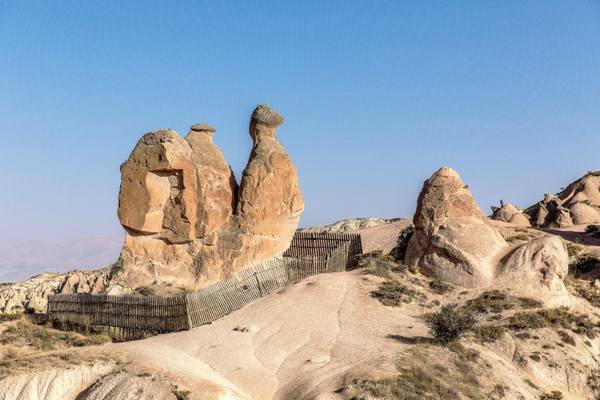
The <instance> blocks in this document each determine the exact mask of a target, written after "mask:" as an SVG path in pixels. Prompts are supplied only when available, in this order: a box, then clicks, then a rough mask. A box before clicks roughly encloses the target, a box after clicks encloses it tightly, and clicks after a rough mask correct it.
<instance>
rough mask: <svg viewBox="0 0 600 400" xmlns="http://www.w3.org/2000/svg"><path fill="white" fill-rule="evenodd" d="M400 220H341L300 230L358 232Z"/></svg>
mask: <svg viewBox="0 0 600 400" xmlns="http://www.w3.org/2000/svg"><path fill="white" fill-rule="evenodd" d="M400 220H402V218H373V217H367V218H350V219H341V220H339V221H337V222H334V223H333V224H329V225H319V226H309V227H305V228H300V231H302V232H320V233H345V232H352V231H358V230H362V229H366V228H372V227H375V226H380V225H385V224H391V223H393V222H397V221H400Z"/></svg>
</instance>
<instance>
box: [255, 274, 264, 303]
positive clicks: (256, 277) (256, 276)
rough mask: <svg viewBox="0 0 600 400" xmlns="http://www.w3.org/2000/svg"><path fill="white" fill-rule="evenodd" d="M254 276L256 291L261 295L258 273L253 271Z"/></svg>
mask: <svg viewBox="0 0 600 400" xmlns="http://www.w3.org/2000/svg"><path fill="white" fill-rule="evenodd" d="M254 278H255V279H256V284H257V285H258V293H259V294H260V297H263V293H262V288H261V287H260V280H259V279H258V274H257V273H256V272H255V273H254Z"/></svg>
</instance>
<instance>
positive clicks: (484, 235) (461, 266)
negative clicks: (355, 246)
mask: <svg viewBox="0 0 600 400" xmlns="http://www.w3.org/2000/svg"><path fill="white" fill-rule="evenodd" d="M413 221H414V224H415V233H414V234H413V236H412V237H411V239H410V242H409V244H408V249H407V252H406V257H405V260H404V261H405V263H406V264H408V265H415V266H417V265H418V266H419V267H421V269H422V270H423V271H424V272H425V273H429V274H432V275H435V276H438V277H440V278H441V279H443V280H446V281H448V282H451V283H454V284H457V285H461V286H466V287H474V286H479V285H485V284H487V283H489V282H491V281H492V279H493V277H494V273H495V257H496V256H497V255H498V254H499V253H501V252H502V251H503V250H505V249H506V248H507V247H508V246H507V244H506V242H505V241H504V239H503V238H502V236H501V235H500V233H499V232H498V230H497V229H496V228H494V227H493V226H491V224H490V223H489V222H488V220H487V218H486V217H485V215H484V214H483V212H482V211H481V209H480V208H479V206H478V205H477V203H476V202H475V199H474V198H473V196H472V194H471V191H470V190H469V188H468V187H467V186H466V185H465V184H464V183H463V181H462V180H461V179H460V176H459V175H458V173H457V172H456V171H454V170H453V169H451V168H441V169H440V170H438V171H437V172H436V173H434V174H433V175H432V176H431V178H429V179H428V180H427V181H425V183H424V184H423V189H422V190H421V193H420V195H419V199H418V201H417V210H416V212H415V216H414V218H413Z"/></svg>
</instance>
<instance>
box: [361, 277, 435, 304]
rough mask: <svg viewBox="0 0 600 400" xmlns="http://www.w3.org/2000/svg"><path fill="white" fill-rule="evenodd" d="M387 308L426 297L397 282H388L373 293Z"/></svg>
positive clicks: (383, 283)
mask: <svg viewBox="0 0 600 400" xmlns="http://www.w3.org/2000/svg"><path fill="white" fill-rule="evenodd" d="M371 296H373V297H375V298H376V299H377V300H379V301H380V302H381V303H382V304H383V305H385V306H394V307H397V306H399V305H401V304H402V303H411V302H412V301H413V300H414V299H417V298H418V299H423V298H424V297H425V296H424V295H423V294H422V293H420V292H418V291H416V290H414V289H411V288H409V287H408V286H406V285H404V284H403V283H401V282H399V281H397V280H388V281H385V282H382V283H381V284H380V285H379V288H378V289H377V290H374V291H373V292H371Z"/></svg>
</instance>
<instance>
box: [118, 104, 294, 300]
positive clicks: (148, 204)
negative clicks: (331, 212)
mask: <svg viewBox="0 0 600 400" xmlns="http://www.w3.org/2000/svg"><path fill="white" fill-rule="evenodd" d="M282 122H283V118H282V117H281V116H280V115H279V114H277V113H276V112H275V111H274V110H272V109H271V108H270V107H268V106H258V107H257V108H256V110H255V111H254V113H253V115H252V119H251V121H250V135H251V136H252V139H253V141H254V146H253V149H252V153H251V155H250V158H249V161H248V166H247V167H246V170H245V171H244V175H243V178H242V182H241V187H240V188H238V185H237V183H236V180H235V177H234V175H233V172H232V170H231V168H230V167H229V165H228V164H227V162H226V160H225V157H224V156H223V154H222V153H221V151H220V150H219V148H218V147H217V146H216V145H215V144H214V143H213V142H212V137H213V135H214V133H215V129H214V128H212V127H211V126H209V125H205V124H196V125H194V126H192V128H191V131H190V132H189V133H188V135H187V136H186V137H185V138H182V137H180V136H179V135H178V134H177V133H176V132H174V131H172V130H159V131H154V132H150V133H148V134H146V135H144V136H143V137H142V139H140V141H139V142H138V144H137V145H136V147H135V148H134V150H133V152H132V153H131V155H130V156H129V158H128V159H127V161H126V162H125V163H123V165H122V166H121V176H122V178H121V188H120V193H119V209H118V215H119V220H120V221H121V224H122V225H123V227H124V228H125V231H126V234H125V244H124V246H123V249H122V251H121V262H122V268H121V270H120V271H119V273H118V274H116V275H115V278H114V279H113V281H114V282H113V283H115V284H118V285H121V286H123V287H124V288H126V289H135V288H138V287H140V286H150V285H157V286H162V287H174V288H185V289H193V288H198V287H202V286H205V285H207V284H209V283H211V282H214V281H217V280H220V279H223V278H225V277H227V276H230V275H232V274H235V273H236V272H239V271H240V270H241V269H243V268H246V267H248V266H250V265H252V264H255V263H259V262H262V261H265V260H267V259H270V258H272V257H274V256H279V255H281V254H282V253H283V252H284V251H285V250H286V249H287V247H288V246H289V244H290V242H291V239H292V237H293V234H294V231H295V230H296V228H297V226H298V222H299V219H300V215H301V213H302V211H303V210H304V202H303V199H302V194H301V192H300V187H299V184H298V178H297V173H296V169H295V167H294V166H293V164H292V162H291V161H290V159H289V157H288V155H287V153H286V151H285V149H284V148H283V146H281V144H279V142H278V141H277V138H276V134H275V128H276V127H277V126H278V125H279V124H281V123H282Z"/></svg>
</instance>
